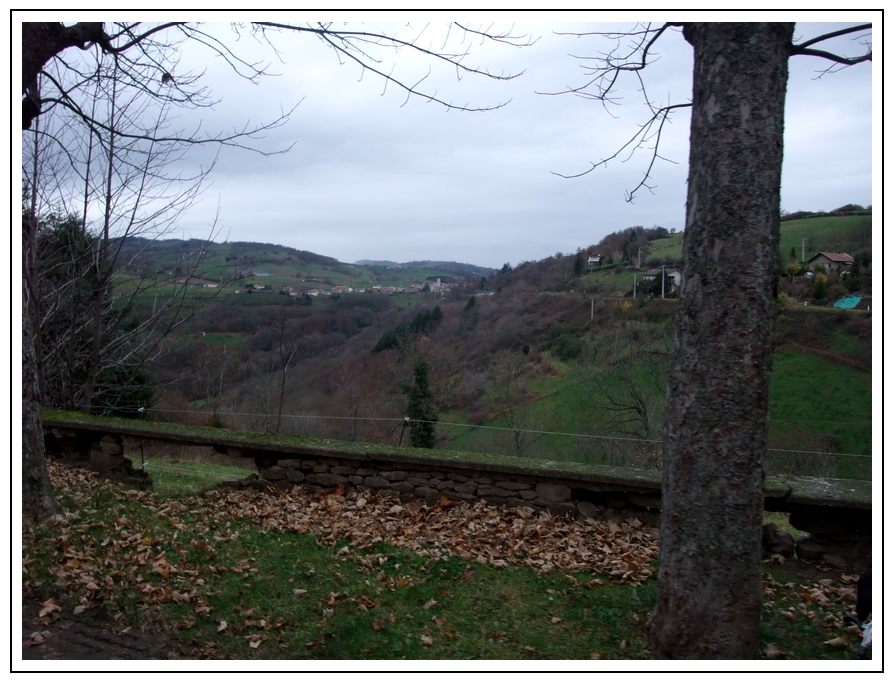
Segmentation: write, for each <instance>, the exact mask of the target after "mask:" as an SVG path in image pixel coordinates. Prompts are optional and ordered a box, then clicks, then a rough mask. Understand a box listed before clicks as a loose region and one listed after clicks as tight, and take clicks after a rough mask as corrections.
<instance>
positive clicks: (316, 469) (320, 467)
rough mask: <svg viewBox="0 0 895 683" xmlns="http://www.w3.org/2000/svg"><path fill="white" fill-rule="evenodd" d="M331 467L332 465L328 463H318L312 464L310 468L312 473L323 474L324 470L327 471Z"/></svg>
mask: <svg viewBox="0 0 895 683" xmlns="http://www.w3.org/2000/svg"><path fill="white" fill-rule="evenodd" d="M331 469H332V465H330V464H329V463H319V464H317V465H314V468H313V469H312V470H311V471H312V472H313V473H314V474H323V473H324V472H329V471H330V470H331Z"/></svg>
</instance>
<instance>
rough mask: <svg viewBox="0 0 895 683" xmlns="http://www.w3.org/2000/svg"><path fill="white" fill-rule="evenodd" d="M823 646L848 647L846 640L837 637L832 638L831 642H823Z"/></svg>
mask: <svg viewBox="0 0 895 683" xmlns="http://www.w3.org/2000/svg"><path fill="white" fill-rule="evenodd" d="M824 645H829V646H830V647H848V646H849V642H848V640H847V639H845V638H843V637H842V636H839V637H838V638H832V639H831V640H825V641H824Z"/></svg>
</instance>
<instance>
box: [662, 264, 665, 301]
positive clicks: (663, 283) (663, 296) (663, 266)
mask: <svg viewBox="0 0 895 683" xmlns="http://www.w3.org/2000/svg"><path fill="white" fill-rule="evenodd" d="M662 298H663V299H664V298H665V264H664V263H663V264H662Z"/></svg>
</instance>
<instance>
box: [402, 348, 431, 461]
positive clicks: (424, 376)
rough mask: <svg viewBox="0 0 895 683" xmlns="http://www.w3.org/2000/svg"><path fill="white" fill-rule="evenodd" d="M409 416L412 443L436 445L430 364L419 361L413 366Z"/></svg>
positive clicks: (421, 446)
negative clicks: (430, 388) (430, 386)
mask: <svg viewBox="0 0 895 683" xmlns="http://www.w3.org/2000/svg"><path fill="white" fill-rule="evenodd" d="M407 416H408V417H409V418H410V419H411V423H410V445H411V446H414V447H416V448H434V447H435V422H436V421H437V420H438V414H437V413H436V412H435V406H434V402H433V400H432V392H431V391H429V366H428V365H426V363H425V361H421V360H420V361H417V362H416V364H415V365H414V366H413V385H412V386H411V387H410V390H409V391H408V401H407Z"/></svg>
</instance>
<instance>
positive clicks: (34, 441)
mask: <svg viewBox="0 0 895 683" xmlns="http://www.w3.org/2000/svg"><path fill="white" fill-rule="evenodd" d="M36 231H37V220H36V217H35V216H34V215H33V214H32V215H31V216H30V217H29V219H28V220H25V221H23V225H22V233H23V234H22V242H23V244H22V246H23V254H22V517H23V519H30V520H36V521H43V520H46V519H49V518H50V517H52V516H53V515H54V514H56V512H57V505H56V497H55V495H54V494H53V487H52V486H51V485H50V476H49V473H48V472H47V460H46V450H45V446H44V428H43V414H42V413H41V405H42V391H41V381H40V369H39V366H38V363H37V351H36V349H37V337H36V335H35V322H34V321H35V319H36V317H37V316H36V315H35V312H36V306H37V291H36V288H35V286H34V285H35V283H36V276H35V274H34V242H35V238H36Z"/></svg>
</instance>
